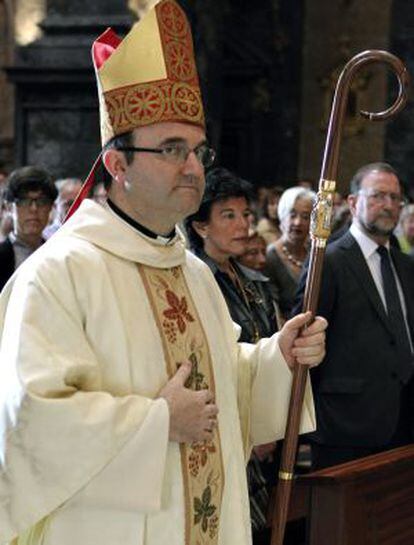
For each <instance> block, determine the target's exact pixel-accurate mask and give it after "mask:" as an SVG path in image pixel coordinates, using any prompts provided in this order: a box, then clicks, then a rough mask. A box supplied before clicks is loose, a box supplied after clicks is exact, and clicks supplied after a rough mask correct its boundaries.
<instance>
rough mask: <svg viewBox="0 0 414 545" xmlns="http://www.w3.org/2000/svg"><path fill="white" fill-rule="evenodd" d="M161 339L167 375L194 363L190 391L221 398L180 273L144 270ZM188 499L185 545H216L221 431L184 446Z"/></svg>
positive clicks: (220, 492) (221, 480)
mask: <svg viewBox="0 0 414 545" xmlns="http://www.w3.org/2000/svg"><path fill="white" fill-rule="evenodd" d="M138 270H139V273H140V275H141V278H142V281H143V284H144V286H145V290H146V293H147V296H148V299H149V302H150V305H151V308H152V312H153V315H154V318H155V321H156V324H157V327H158V330H159V332H160V335H161V341H162V345H163V350H164V356H165V360H166V363H167V373H168V376H169V378H171V377H172V376H173V375H174V374H175V372H176V371H177V368H178V367H179V365H180V364H181V363H182V362H184V361H188V360H189V361H191V363H192V370H191V374H190V376H189V378H188V380H187V382H186V387H187V388H191V389H193V390H202V389H207V388H208V389H209V390H210V391H211V392H212V393H213V395H214V394H215V381H214V372H213V366H212V361H211V356H210V351H209V347H208V343H207V339H206V336H205V333H204V330H203V328H202V325H201V322H200V318H199V316H198V313H197V309H196V308H195V305H194V302H193V300H192V297H191V294H190V291H189V289H188V287H187V284H186V281H185V278H184V274H183V271H182V269H181V268H180V267H173V268H171V269H156V268H153V267H148V266H144V265H138ZM180 452H181V468H182V475H183V486H184V497H185V510H184V511H185V517H186V519H185V545H216V544H217V543H218V530H219V524H220V512H221V502H222V496H223V487H224V469H223V460H222V452H221V442H220V433H219V427H218V426H217V427H216V428H215V429H214V433H213V438H212V439H211V440H209V441H200V442H196V443H192V444H187V443H181V444H180Z"/></svg>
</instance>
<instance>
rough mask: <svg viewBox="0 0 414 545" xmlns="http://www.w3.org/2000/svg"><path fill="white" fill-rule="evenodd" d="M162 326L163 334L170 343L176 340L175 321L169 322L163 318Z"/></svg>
mask: <svg viewBox="0 0 414 545" xmlns="http://www.w3.org/2000/svg"><path fill="white" fill-rule="evenodd" d="M162 327H163V328H164V331H165V334H166V336H167V339H168V340H169V341H170V343H175V341H176V340H177V328H176V325H175V322H171V321H170V320H164V321H163V322H162Z"/></svg>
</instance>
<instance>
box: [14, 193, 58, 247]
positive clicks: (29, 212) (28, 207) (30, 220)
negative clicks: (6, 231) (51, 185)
mask: <svg viewBox="0 0 414 545" xmlns="http://www.w3.org/2000/svg"><path fill="white" fill-rule="evenodd" d="M51 208H52V201H51V200H50V199H49V198H48V197H47V196H46V195H45V194H44V193H43V192H42V191H40V190H37V191H27V192H26V193H24V194H22V195H21V196H20V198H19V199H17V200H16V202H13V203H12V205H11V212H12V217H13V231H14V233H15V235H16V236H18V237H37V236H39V237H40V236H41V234H42V231H43V229H44V228H45V227H46V225H47V222H48V220H49V214H50V210H51Z"/></svg>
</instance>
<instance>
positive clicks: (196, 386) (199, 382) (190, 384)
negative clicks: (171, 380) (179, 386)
mask: <svg viewBox="0 0 414 545" xmlns="http://www.w3.org/2000/svg"><path fill="white" fill-rule="evenodd" d="M188 359H189V360H190V362H191V363H192V367H191V373H190V376H189V377H188V379H187V380H186V382H185V387H186V388H191V389H192V390H203V389H205V388H207V384H206V383H205V382H204V375H203V374H202V373H199V371H198V361H197V356H196V355H195V354H194V352H193V353H192V354H190V355H189V357H188Z"/></svg>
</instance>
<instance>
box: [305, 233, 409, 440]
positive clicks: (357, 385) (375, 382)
mask: <svg viewBox="0 0 414 545" xmlns="http://www.w3.org/2000/svg"><path fill="white" fill-rule="evenodd" d="M391 254H392V257H393V261H394V265H395V268H396V271H397V274H398V276H399V279H400V282H401V285H402V288H403V291H404V296H405V302H406V305H407V312H408V322H409V327H410V329H411V335H412V338H413V339H414V328H413V323H414V322H413V318H414V263H413V261H412V260H411V259H410V258H409V257H408V256H405V255H404V254H402V253H401V252H400V251H398V250H395V249H392V250H391ZM304 279H305V275H304V276H303V277H302V279H301V282H300V288H299V296H300V297H302V296H303V288H304ZM318 313H319V314H320V315H322V316H325V317H326V318H327V320H328V322H329V327H328V331H327V354H326V357H325V359H324V361H323V362H322V364H321V365H320V366H319V367H318V368H316V369H315V370H312V372H311V378H312V386H313V390H314V395H315V406H316V414H317V431H316V432H315V433H314V434H312V436H313V439H314V440H315V441H317V442H319V443H321V444H325V445H329V446H349V447H369V448H371V447H372V448H376V447H379V448H380V447H382V446H383V445H386V444H387V442H388V441H389V440H390V438H391V436H392V435H393V433H394V431H395V427H396V423H397V420H398V414H399V407H400V394H401V389H402V386H403V383H406V384H407V383H408V386H406V388H412V384H413V380H411V379H410V378H409V377H408V376H407V375H404V372H403V368H402V365H401V364H402V363H403V362H401V357H400V356H399V350H398V347H397V346H396V343H395V341H394V338H393V333H392V330H391V328H390V324H389V323H388V319H387V315H386V313H385V310H384V306H383V304H382V301H381V298H380V296H379V294H378V290H377V289H376V286H375V284H374V281H373V279H372V276H371V273H370V271H369V268H368V265H367V263H366V261H365V258H364V256H363V254H362V251H361V249H360V247H359V245H358V243H357V242H356V241H355V239H354V237H353V236H352V235H351V233H349V232H347V233H345V235H343V236H342V237H341V238H340V239H338V240H337V241H335V242H333V243H332V244H329V245H328V247H327V250H326V256H325V263H324V269H323V276H322V284H321V295H320V302H319V310H318ZM411 363H412V362H411ZM405 369H407V367H405ZM411 369H413V370H414V366H411ZM413 394H414V391H413V389H412V391H411V396H412V395H413ZM413 419H414V417H413Z"/></svg>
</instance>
